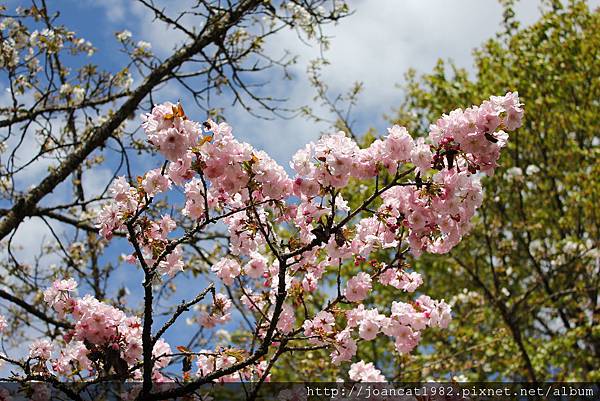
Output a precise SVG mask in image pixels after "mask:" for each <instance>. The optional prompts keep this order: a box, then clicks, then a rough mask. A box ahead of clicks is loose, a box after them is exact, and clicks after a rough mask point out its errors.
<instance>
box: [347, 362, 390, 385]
mask: <svg viewBox="0 0 600 401" xmlns="http://www.w3.org/2000/svg"><path fill="white" fill-rule="evenodd" d="M348 375H349V376H350V380H354V381H358V382H367V383H375V382H384V381H385V377H383V375H382V374H381V371H380V370H379V369H376V368H375V365H373V363H372V362H369V363H365V362H364V361H358V362H356V363H353V364H352V365H351V366H350V370H349V371H348Z"/></svg>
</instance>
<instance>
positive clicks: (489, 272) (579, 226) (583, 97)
mask: <svg viewBox="0 0 600 401" xmlns="http://www.w3.org/2000/svg"><path fill="white" fill-rule="evenodd" d="M504 15H505V21H504V27H505V31H504V32H503V33H502V34H500V35H498V38H497V39H494V40H490V41H488V42H487V43H485V44H484V45H483V47H482V48H481V49H478V50H476V51H475V53H474V56H475V74H474V76H473V77H471V76H470V74H469V73H468V72H467V71H465V70H463V69H459V68H457V67H456V66H455V65H454V64H452V63H451V62H442V61H440V62H439V63H438V64H437V66H436V67H435V69H434V70H433V72H432V73H430V74H426V75H424V76H421V77H418V76H417V75H416V74H415V73H414V72H409V73H408V75H407V76H408V85H407V97H406V100H405V102H404V103H403V104H402V105H401V107H400V108H399V110H398V113H397V115H396V116H395V117H394V118H393V120H394V121H395V122H397V123H400V124H404V125H407V126H409V127H411V128H412V129H413V130H417V131H421V132H422V133H423V134H425V133H426V132H427V127H426V126H425V121H431V120H432V119H435V118H436V116H439V115H440V113H442V112H443V111H444V110H449V109H452V108H456V107H466V106H469V105H471V104H473V103H477V102H478V101H479V100H480V99H484V98H487V97H488V96H490V95H492V94H494V93H504V92H505V91H518V92H519V95H520V97H521V99H522V101H523V102H524V103H525V110H526V112H525V121H524V125H523V127H521V128H520V129H519V131H518V132H517V133H516V134H515V135H514V136H513V137H512V138H511V141H510V145H509V152H507V153H506V154H505V155H504V157H503V158H502V159H501V165H502V170H499V174H503V176H497V177H490V178H486V179H484V180H483V181H484V187H485V197H486V202H484V205H483V206H482V208H481V209H480V212H479V215H478V218H477V220H476V222H475V224H474V226H473V230H472V232H471V234H470V236H469V237H468V238H466V239H465V240H464V241H463V242H462V243H461V244H460V245H459V247H457V248H456V249H455V250H453V251H452V252H451V254H450V255H448V256H447V257H446V258H436V257H423V258H422V259H419V260H417V261H415V268H416V270H417V271H420V272H424V275H425V276H426V278H425V285H426V286H427V287H428V288H426V292H427V293H428V294H432V296H434V295H436V296H438V297H444V296H446V297H448V296H449V295H450V294H452V295H453V298H452V299H453V301H454V322H453V323H452V325H451V331H450V332H449V333H448V332H440V333H438V335H437V336H435V335H434V336H430V337H429V338H428V342H429V345H430V348H431V349H430V350H429V352H421V354H420V355H418V356H416V357H414V358H412V359H411V361H410V367H409V368H408V369H407V370H411V369H412V372H413V373H411V374H409V375H408V377H409V378H424V377H427V376H434V377H439V376H442V377H443V375H444V374H448V373H450V374H458V373H461V374H464V375H465V376H467V377H468V378H470V379H473V380H475V379H479V380H485V379H489V378H507V379H523V380H534V379H537V380H550V379H556V380H590V381H591V380H598V379H599V378H600V365H599V364H598V360H600V359H599V358H600V309H599V304H598V303H599V301H600V300H599V293H598V291H599V289H600V283H599V279H600V275H599V273H600V252H599V247H600V242H599V241H600V235H599V228H600V215H599V212H600V207H599V206H598V205H600V196H599V195H600V181H599V179H598V177H599V174H600V163H599V162H598V160H599V155H600V148H599V147H598V145H599V143H600V125H599V124H598V116H599V115H600V13H599V12H598V10H596V11H592V10H590V9H589V7H588V6H587V4H586V3H585V2H583V1H572V2H570V3H569V4H568V5H563V4H561V3H560V2H556V1H555V2H552V3H551V4H550V6H548V7H546V9H545V11H544V14H543V15H542V17H541V19H540V20H539V21H538V22H536V23H535V24H533V25H532V26H528V27H526V28H523V29H520V28H519V26H518V24H517V22H516V21H515V20H514V13H513V12H512V9H511V4H510V3H509V4H506V7H505V14H504ZM431 350H435V351H433V352H431ZM415 368H416V369H415ZM413 374H415V376H413Z"/></svg>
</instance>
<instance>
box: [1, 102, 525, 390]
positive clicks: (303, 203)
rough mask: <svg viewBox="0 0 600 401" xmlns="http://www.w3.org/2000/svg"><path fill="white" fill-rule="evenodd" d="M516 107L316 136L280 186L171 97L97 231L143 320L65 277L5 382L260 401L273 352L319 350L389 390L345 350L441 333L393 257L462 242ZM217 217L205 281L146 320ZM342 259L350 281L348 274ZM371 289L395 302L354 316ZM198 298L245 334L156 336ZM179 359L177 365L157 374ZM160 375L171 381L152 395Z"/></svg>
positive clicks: (353, 374)
mask: <svg viewBox="0 0 600 401" xmlns="http://www.w3.org/2000/svg"><path fill="white" fill-rule="evenodd" d="M521 106H522V105H521V103H520V102H519V98H518V95H517V94H516V93H507V94H506V95H505V96H499V97H496V96H493V97H491V98H490V99H489V100H486V101H484V102H483V103H482V104H481V105H480V106H473V107H470V108H468V109H465V110H461V109H457V110H454V111H452V112H450V113H449V114H447V115H443V116H442V117H441V118H440V119H439V120H438V121H436V122H435V123H434V124H432V125H431V126H430V130H429V134H428V136H427V137H426V138H423V137H421V138H416V139H415V138H413V137H412V136H411V135H410V134H409V133H408V131H407V130H406V129H405V128H403V127H400V126H397V125H395V126H393V127H391V128H389V129H388V131H387V133H385V135H382V136H381V137H380V138H379V139H377V140H375V141H374V142H373V143H371V144H370V145H369V146H368V147H367V148H360V147H359V146H358V145H357V143H356V142H355V141H354V140H353V139H351V138H350V137H349V136H347V135H346V134H345V133H344V132H337V133H332V134H328V135H324V136H322V137H321V138H320V139H319V140H317V141H316V142H311V143H309V144H307V145H306V146H305V147H304V148H303V149H300V150H299V151H298V152H297V153H296V154H295V155H294V157H293V159H292V161H291V162H290V168H291V170H293V174H294V175H293V176H291V177H290V176H289V175H288V172H287V170H286V169H285V168H284V167H283V166H280V165H279V164H277V163H276V162H275V161H274V160H273V159H272V158H271V157H270V156H269V155H268V154H267V153H265V152H264V151H261V150H258V149H255V148H254V147H253V146H251V145H250V144H248V143H244V142H241V141H239V140H237V139H236V138H235V136H234V135H233V129H232V127H230V126H229V125H227V124H226V123H224V122H221V123H217V122H215V121H213V120H210V119H209V120H206V121H204V122H202V123H200V122H197V121H194V120H193V119H191V118H189V117H188V116H187V115H186V113H185V111H184V109H183V107H182V105H181V104H179V103H178V104H175V103H170V102H165V103H162V104H159V105H156V106H154V107H153V108H152V110H151V112H150V113H145V114H143V115H142V116H141V126H142V128H143V130H144V132H145V134H146V137H147V141H148V144H149V146H150V147H151V148H152V149H154V150H155V151H157V152H158V153H159V154H160V155H161V156H162V157H164V162H160V163H159V164H158V165H157V166H156V168H154V169H150V170H149V171H146V172H144V173H141V174H140V175H139V176H138V177H137V179H136V180H135V181H133V182H131V181H129V180H128V179H127V178H126V177H123V176H122V177H118V178H116V179H115V180H114V181H113V183H112V184H111V186H110V189H109V194H110V197H111V200H110V201H108V202H105V204H104V206H103V207H102V210H101V211H100V213H99V214H98V217H97V221H96V224H97V227H98V229H99V232H100V234H101V235H102V236H103V237H104V238H105V240H106V241H110V240H111V239H112V238H113V237H115V236H123V237H125V238H127V241H128V242H129V244H130V250H131V253H130V254H129V255H127V256H125V259H126V260H127V261H128V262H130V263H131V264H133V265H135V266H136V267H137V268H139V269H141V270H142V271H143V276H144V280H143V283H141V285H142V287H143V311H142V312H141V314H140V315H139V316H136V315H128V314H126V313H125V312H124V311H122V310H120V309H119V308H116V307H114V306H112V305H110V304H108V303H106V302H103V301H101V300H99V299H97V297H94V296H92V295H90V294H86V295H84V296H83V297H81V296H76V295H75V293H76V290H77V285H78V284H77V281H76V280H74V279H73V278H71V277H62V278H60V279H59V280H57V281H55V282H54V284H53V285H52V286H51V287H49V288H48V289H46V290H45V292H44V301H45V302H46V303H47V304H48V305H49V306H50V307H52V308H53V309H54V311H55V313H56V320H57V321H61V322H63V323H62V327H60V328H59V329H58V330H60V332H61V336H57V337H55V338H53V340H52V341H50V340H49V339H46V338H42V339H39V340H37V341H36V342H34V343H33V344H32V345H31V347H30V351H29V354H28V357H27V358H25V359H23V360H16V359H13V358H11V357H9V356H2V359H3V360H5V361H6V362H8V363H10V364H13V365H14V366H15V367H16V368H17V370H19V372H16V371H15V373H14V376H13V380H15V381H18V382H27V381H31V380H39V381H47V382H50V383H53V384H56V385H60V383H62V382H63V381H64V380H68V379H73V378H76V379H79V380H82V381H88V382H93V383H95V382H98V381H106V380H121V381H140V382H141V386H140V387H138V388H136V389H135V391H136V392H135V396H137V397H138V399H147V400H154V399H166V398H172V397H178V396H183V395H188V394H191V393H192V392H194V391H196V390H197V389H199V388H200V387H201V386H202V385H204V384H206V383H211V382H215V381H216V382H229V381H248V382H255V383H256V384H255V386H254V390H253V391H254V392H253V394H254V396H255V394H256V391H258V388H260V385H261V384H262V383H263V382H265V381H268V380H269V377H270V371H271V369H272V367H273V366H274V365H275V364H276V363H277V360H278V358H280V357H281V356H282V355H283V354H286V353H290V352H294V353H296V355H297V357H300V358H301V355H302V353H303V352H309V351H311V350H317V349H325V350H327V351H328V352H329V353H330V358H331V362H332V363H333V364H336V365H340V364H348V365H349V366H348V368H347V371H348V378H349V379H350V380H354V381H371V382H372V381H384V380H385V377H384V376H383V375H382V374H381V372H380V371H379V370H378V369H377V368H376V367H375V365H373V363H371V362H367V361H362V360H360V359H359V358H357V357H356V355H355V354H356V351H357V344H359V343H361V342H368V341H372V340H374V339H375V338H378V337H381V336H384V337H387V338H389V339H390V341H393V342H394V344H395V349H396V351H397V352H398V353H401V354H405V353H410V352H411V351H412V350H413V349H414V348H415V347H416V346H417V345H418V344H419V340H420V338H421V333H422V332H423V331H424V330H426V329H428V328H441V329H443V328H445V327H446V326H447V325H448V323H449V321H450V319H451V310H450V307H449V305H448V304H447V303H446V302H445V301H444V300H443V299H442V300H434V299H431V298H430V297H429V296H427V295H425V294H420V295H419V296H416V297H414V296H412V295H410V294H411V293H414V292H415V290H416V289H417V288H418V287H419V286H420V284H422V282H423V280H422V278H421V276H420V275H419V273H418V272H415V271H412V270H411V269H410V266H409V265H408V263H407V261H406V255H407V254H408V253H411V254H412V255H413V256H419V255H421V254H422V253H433V254H441V253H447V252H448V251H450V250H451V249H452V248H453V247H454V246H456V245H457V244H458V243H459V242H460V241H461V239H462V238H463V237H464V236H465V235H467V234H468V232H469V228H470V221H471V219H472V218H473V216H474V214H475V212H476V210H477V208H478V207H479V206H480V205H481V203H482V200H483V193H482V186H481V184H480V178H481V176H482V175H483V174H487V175H492V174H493V173H494V171H495V169H496V168H497V161H498V158H499V156H500V152H501V150H502V148H503V147H505V146H506V144H507V141H508V133H507V131H513V130H515V129H516V128H518V127H519V126H520V125H521V118H522V115H523V109H522V108H521ZM350 181H353V182H354V181H359V182H360V181H363V182H368V183H369V184H372V185H371V187H373V188H374V189H373V191H372V192H369V193H364V194H362V195H361V200H360V203H359V204H357V205H356V206H353V205H349V204H348V203H347V201H346V200H344V199H343V198H342V196H341V190H342V189H343V188H345V187H346V186H347V185H348V183H349V182H350ZM173 193H179V194H180V198H179V199H178V200H175V199H177V196H172V194H173ZM165 203H167V204H169V205H170V206H171V207H169V208H165V206H164V204H165ZM165 210H169V212H168V213H165ZM218 225H221V226H222V227H224V230H225V232H226V234H227V238H228V247H227V250H226V252H221V253H216V255H217V257H216V258H215V260H214V261H213V263H211V268H210V271H206V272H204V276H205V286H204V288H202V289H201V290H200V291H198V293H197V294H196V295H195V297H194V298H193V299H191V300H190V301H187V302H184V303H182V304H180V305H178V306H177V307H176V309H175V310H174V311H173V312H172V313H171V314H170V317H169V318H168V320H166V321H165V323H164V324H160V325H158V324H155V319H156V312H157V311H156V302H155V297H156V296H157V288H161V287H162V285H161V283H165V282H167V281H168V280H170V279H171V278H173V277H175V276H177V275H179V274H186V271H188V270H189V269H191V268H192V267H191V265H192V264H193V263H192V262H191V259H190V257H189V256H187V255H188V254H189V253H188V252H187V250H188V248H193V247H194V245H195V244H196V243H197V242H198V241H200V239H201V238H202V236H203V235H205V234H206V233H207V232H212V229H213V228H214V227H216V226H218ZM381 249H387V250H389V251H390V252H393V253H394V255H395V257H394V258H393V259H392V260H391V262H390V263H382V262H380V261H378V260H377V258H376V257H374V255H375V254H376V251H378V250H381ZM349 266H353V267H354V268H357V269H358V270H359V271H358V272H357V273H356V274H355V275H353V276H352V277H351V278H350V279H348V280H343V279H342V275H341V271H342V269H347V268H348V267H349ZM330 277H333V278H334V285H332V286H330V285H328V284H327V283H328V281H327V279H328V278H330ZM382 287H392V288H395V289H397V290H398V291H399V293H401V294H403V295H402V297H401V298H403V299H400V297H399V299H398V300H395V301H392V302H391V304H389V305H377V307H375V308H366V307H365V305H364V304H363V303H362V301H364V300H365V299H366V298H367V296H368V294H369V293H370V292H371V291H377V289H378V288H382ZM315 299H319V300H322V302H317V303H315V302H313V301H314V300H315ZM201 303H203V304H202V305H203V307H202V308H199V310H198V313H197V315H196V318H195V320H194V321H193V322H192V324H197V325H200V326H202V327H203V328H204V329H206V330H207V331H211V330H212V331H214V330H217V329H218V328H219V327H220V326H222V325H224V324H226V323H227V322H229V321H230V320H231V319H232V314H233V313H234V309H235V310H236V313H239V314H240V315H241V316H242V317H243V319H244V320H245V322H246V324H247V328H246V330H245V333H244V335H243V337H242V338H243V339H242V340H240V341H237V342H233V341H226V342H224V343H220V344H219V345H217V346H215V347H214V349H193V348H192V349H190V348H189V347H186V346H182V345H180V344H173V345H170V344H168V343H167V342H166V341H165V340H164V339H163V336H164V335H165V334H166V333H167V332H168V331H169V329H171V328H172V327H173V325H174V324H175V322H176V321H177V320H178V319H179V318H180V317H181V315H182V314H183V313H184V312H186V311H187V310H188V309H189V308H191V307H192V306H194V305H198V304H201ZM317 305H318V306H317ZM52 319H54V318H52ZM2 322H3V320H0V327H3V326H4V323H2ZM204 333H206V331H205V332H204ZM174 348H175V349H174ZM177 357H183V359H182V363H183V364H182V368H181V369H169V367H171V368H172V367H173V364H172V362H173V361H174V360H175V358H177ZM352 362H353V363H352ZM193 364H195V367H194V366H193ZM160 382H171V383H174V384H176V385H173V386H171V387H168V388H167V389H162V390H161V389H158V390H157V389H156V388H155V387H156V383H160ZM66 391H70V392H73V390H70V389H65V392H66ZM74 395H77V394H74Z"/></svg>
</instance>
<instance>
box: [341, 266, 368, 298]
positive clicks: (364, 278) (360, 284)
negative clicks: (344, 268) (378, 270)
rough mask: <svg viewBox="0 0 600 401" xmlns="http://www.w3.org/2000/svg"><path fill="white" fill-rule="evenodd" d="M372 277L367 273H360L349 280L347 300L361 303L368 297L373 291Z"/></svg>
mask: <svg viewBox="0 0 600 401" xmlns="http://www.w3.org/2000/svg"><path fill="white" fill-rule="evenodd" d="M371 282H372V280H371V276H369V275H368V274H367V273H365V272H360V273H358V274H357V275H356V276H354V277H352V278H351V279H350V280H348V283H347V285H346V291H345V293H344V294H345V295H346V299H348V301H350V302H359V301H362V300H363V299H365V298H366V297H367V295H368V294H369V292H370V291H371Z"/></svg>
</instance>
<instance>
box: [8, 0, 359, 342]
mask: <svg viewBox="0 0 600 401" xmlns="http://www.w3.org/2000/svg"><path fill="white" fill-rule="evenodd" d="M165 4H166V3H160V2H154V1H152V0H140V1H139V2H136V3H135V4H132V7H133V6H136V7H139V8H140V9H141V11H142V12H145V13H146V15H149V16H151V17H150V18H148V19H147V21H146V23H147V24H154V26H155V27H156V29H163V30H164V31H165V40H168V41H169V42H172V43H173V44H174V48H173V50H172V52H171V53H170V54H168V55H167V56H165V57H159V56H158V55H156V54H154V53H153V51H152V47H151V44H149V43H147V42H144V41H138V40H137V39H136V38H135V37H133V36H132V33H131V32H129V31H127V30H125V31H121V32H115V40H116V41H117V42H118V43H119V44H120V46H121V49H120V52H119V53H118V54H117V53H115V54H109V52H110V51H109V50H106V49H104V48H102V47H101V48H96V47H95V46H100V44H92V43H90V42H89V41H87V40H86V39H85V38H82V37H80V36H79V35H78V34H77V33H76V32H73V31H72V30H71V29H70V28H69V27H67V26H64V25H63V21H64V20H63V17H62V16H61V12H60V11H63V10H60V8H59V7H61V5H60V4H58V3H54V2H52V3H48V2H46V1H44V0H33V1H31V2H30V3H29V4H28V5H22V6H20V7H17V8H16V9H10V10H9V9H7V8H6V7H5V6H0V74H1V75H0V82H1V84H2V86H3V87H4V88H6V89H7V91H6V92H3V94H2V97H1V99H2V103H1V105H0V137H1V140H0V141H1V149H0V150H1V156H0V181H1V187H0V216H1V220H0V240H2V242H1V243H0V244H1V247H2V254H3V258H2V260H1V261H0V309H2V312H1V313H2V314H4V315H6V316H7V317H8V322H9V324H10V327H9V328H7V331H6V332H5V336H4V338H5V339H11V338H12V339H13V340H12V341H13V342H12V344H9V345H10V346H13V347H15V346H18V345H20V344H22V343H23V342H24V341H26V340H28V339H30V338H32V337H33V338H35V337H38V336H39V335H40V333H43V334H47V335H48V336H50V338H53V337H55V336H56V335H57V334H58V331H57V329H60V328H65V327H68V324H67V323H66V322H64V321H62V320H60V319H57V318H56V317H55V316H53V314H52V312H51V311H50V310H49V308H48V307H47V305H45V303H43V302H42V293H41V291H42V289H43V288H44V287H47V286H48V285H49V284H50V283H51V282H52V281H53V280H54V279H55V278H58V277H73V278H75V279H77V281H79V282H81V283H82V284H83V287H82V288H84V289H85V290H89V291H90V293H91V294H93V295H94V296H95V297H96V298H98V299H100V300H103V299H108V300H110V302H111V303H113V304H115V305H119V306H120V307H125V305H124V299H125V298H126V295H127V290H126V288H125V286H126V284H123V286H122V288H121V289H120V290H118V291H116V293H115V292H114V291H113V290H114V288H111V287H110V283H111V280H112V279H113V277H114V276H115V275H114V273H115V269H116V267H117V266H116V265H115V260H114V258H112V259H111V258H110V257H105V255H106V253H107V251H106V249H105V247H106V242H104V241H102V240H100V239H99V237H98V235H97V231H98V230H97V228H96V226H95V221H94V219H95V216H96V214H97V211H98V208H99V204H100V203H101V202H103V201H105V200H106V199H107V198H108V196H107V189H108V185H109V183H110V181H111V180H110V177H108V180H106V182H103V183H101V184H100V185H101V187H94V185H93V184H91V185H90V184H88V183H89V182H91V181H92V180H91V179H92V177H93V175H94V174H95V173H96V172H98V171H99V169H108V170H109V171H112V174H113V177H114V176H117V175H119V174H124V175H126V176H127V177H128V179H129V181H132V182H134V181H135V179H136V178H135V174H136V171H134V169H132V164H134V161H132V160H131V157H132V155H136V156H139V155H140V154H145V155H148V156H149V157H150V153H147V152H148V149H149V148H148V144H147V142H146V139H145V137H144V136H143V134H141V133H140V130H139V121H138V118H137V117H138V116H139V115H140V114H141V113H142V112H145V111H149V110H150V109H151V107H152V106H153V104H154V102H155V99H157V98H162V97H163V95H161V90H164V89H165V87H166V86H167V85H168V86H169V89H170V90H171V89H172V90H174V91H177V93H178V96H179V97H181V98H186V99H188V100H189V101H188V102H187V103H186V104H188V105H189V109H188V112H189V113H190V115H192V114H194V115H195V117H196V118H197V119H199V120H202V119H204V118H206V117H215V118H216V116H219V115H221V114H222V113H223V112H224V109H223V107H224V106H229V105H231V106H232V107H237V108H243V109H245V110H246V111H247V112H249V113H251V114H254V115H258V116H262V117H269V116H272V115H273V114H274V113H275V114H277V113H284V112H287V111H289V110H287V109H286V106H285V103H284V100H285V99H276V98H273V97H272V96H271V95H269V94H268V93H267V92H268V91H266V90H263V87H265V86H268V81H269V79H268V78H271V77H273V76H274V75H273V74H274V71H276V70H277V69H279V72H280V74H281V76H283V77H284V78H290V76H289V75H288V74H287V70H286V67H287V66H289V64H290V63H293V62H294V56H293V55H289V54H283V55H282V57H281V58H277V59H275V58H272V57H271V55H270V54H267V52H265V46H266V44H267V43H268V41H269V38H270V37H272V36H273V35H275V34H276V33H277V32H279V31H281V30H283V29H293V30H296V31H297V33H298V38H299V40H308V41H310V42H312V43H316V44H317V45H318V46H321V47H326V46H327V38H326V37H325V36H323V35H322V26H323V25H324V24H328V23H332V22H335V21H337V20H339V19H340V18H342V17H344V16H346V15H348V12H349V10H348V7H347V6H346V4H345V3H344V2H342V1H330V0H318V1H312V0H311V1H304V0H298V1H296V0H294V1H283V2H270V1H263V0H240V1H223V0H215V1H200V0H199V1H195V2H191V4H188V6H189V7H188V8H185V9H183V8H181V5H180V4H179V5H178V6H177V7H175V6H173V5H172V4H169V6H165ZM98 51H99V52H100V54H101V55H102V56H103V57H110V58H111V60H113V61H114V64H116V65H117V66H116V67H114V68H113V69H105V68H108V67H103V66H101V65H97V64H95V63H94V62H93V60H94V58H90V57H91V56H93V55H94V53H95V52H98ZM119 63H120V64H119ZM100 64H102V63H100ZM134 82H135V83H134ZM217 95H218V96H217ZM215 98H218V99H219V101H215ZM156 101H158V100H156ZM192 106H193V107H192ZM133 118H135V124H134V125H128V121H129V120H130V119H133ZM134 167H135V166H134ZM86 184H87V185H86ZM97 185H98V184H97ZM25 221H27V222H36V223H38V224H39V226H40V227H41V229H40V230H39V231H38V232H37V233H36V234H38V235H39V236H40V237H41V236H42V235H43V234H42V233H44V232H48V233H49V235H51V238H49V240H48V241H45V242H44V241H41V239H40V244H42V243H43V246H42V247H41V249H22V244H21V243H19V242H18V241H13V239H14V238H15V235H16V233H17V231H18V230H19V228H20V227H21V226H22V224H23V222H25ZM115 235H117V236H124V235H125V233H123V232H119V233H115ZM220 239H222V235H220V234H217V233H216V234H210V235H209V234H207V235H206V237H202V238H201V239H200V240H199V241H197V242H196V243H195V244H194V247H195V248H194V249H192V250H191V252H193V253H194V258H195V259H194V266H195V270H194V274H197V273H198V272H199V271H202V270H206V269H207V267H208V266H210V261H209V259H208V256H209V255H210V253H211V250H213V249H215V240H220ZM225 244H226V241H225ZM206 249H208V250H206ZM116 252H118V248H117V251H116ZM24 253H26V254H27V256H28V257H27V260H23V259H24V258H22V255H23V254H24ZM108 253H109V254H110V253H111V252H108ZM167 284H168V285H165V287H164V289H163V291H161V292H160V297H161V299H162V297H163V296H166V295H169V294H171V293H172V290H173V289H174V284H173V283H167ZM129 306H130V307H131V308H132V309H135V308H136V306H135V305H129ZM166 308H167V309H169V308H173V305H171V306H168V305H167V306H166Z"/></svg>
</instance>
